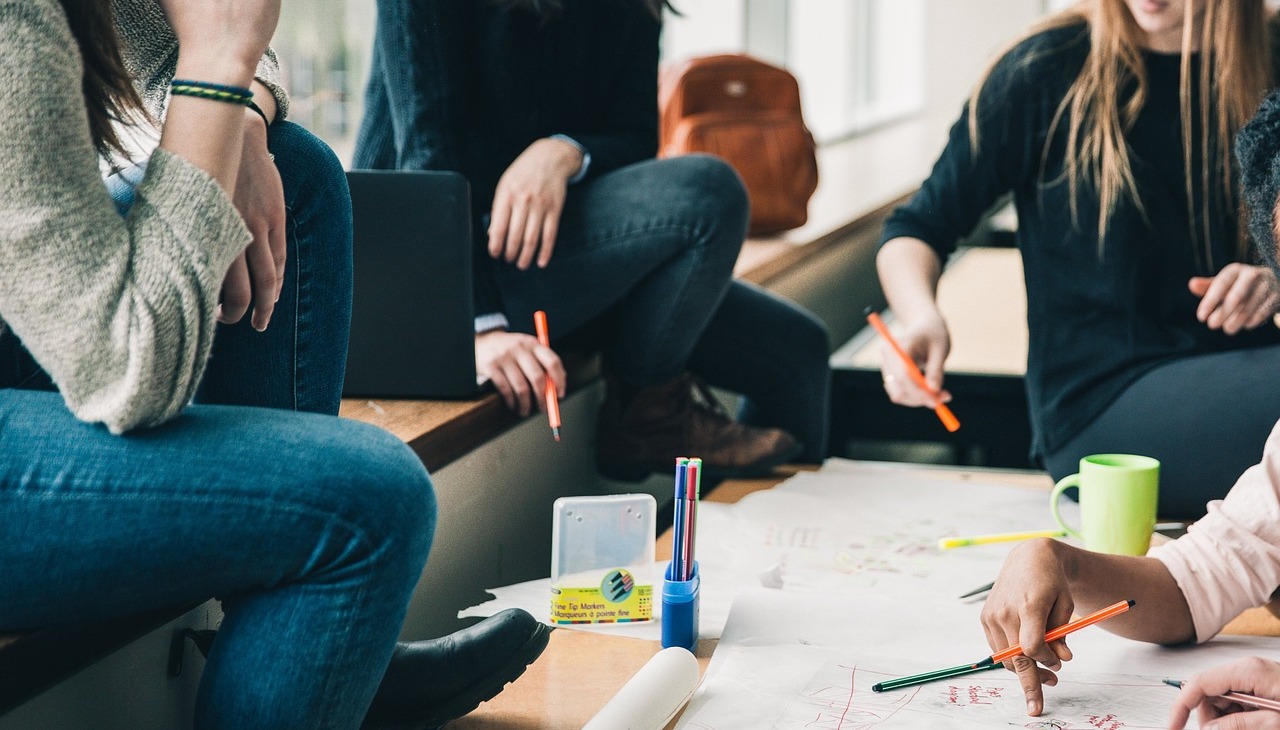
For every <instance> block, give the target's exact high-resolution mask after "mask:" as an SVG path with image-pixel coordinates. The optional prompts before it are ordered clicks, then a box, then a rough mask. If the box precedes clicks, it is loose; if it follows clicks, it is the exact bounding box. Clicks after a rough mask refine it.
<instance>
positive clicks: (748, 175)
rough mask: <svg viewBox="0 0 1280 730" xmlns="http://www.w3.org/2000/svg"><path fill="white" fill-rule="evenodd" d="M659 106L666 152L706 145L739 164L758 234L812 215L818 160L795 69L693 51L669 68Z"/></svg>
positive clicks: (662, 151)
mask: <svg viewBox="0 0 1280 730" xmlns="http://www.w3.org/2000/svg"><path fill="white" fill-rule="evenodd" d="M658 109H659V114H660V124H661V128H660V129H661V147H660V151H659V156H661V157H672V156H675V155H682V154H688V153H691V152H706V153H708V154H712V155H716V156H718V157H721V158H723V159H724V160H725V161H726V162H728V163H729V164H730V165H732V166H733V167H734V169H736V170H737V171H738V174H739V175H741V176H742V179H743V181H744V182H745V183H746V185H747V193H748V194H749V195H750V197H751V230H750V232H751V233H752V234H760V233H771V232H776V231H782V230H786V229H788V228H796V227H798V226H802V225H804V222H805V221H806V220H808V217H809V198H810V197H812V196H813V191H814V190H815V189H816V188H817V187H818V160H817V157H816V155H815V146H814V142H813V135H812V134H810V133H809V130H808V129H807V128H806V127H805V125H804V119H803V117H802V116H801V114H800V85H799V84H798V83H797V82H796V78H795V77H794V76H792V75H791V74H790V73H789V72H787V71H786V70H784V69H781V68H778V67H777V66H772V65H770V64H767V63H765V62H763V61H760V60H757V59H754V58H751V57H750V56H745V55H721V56H703V57H700V58H693V59H690V60H688V61H685V62H683V63H681V64H678V65H675V66H671V67H669V68H667V69H665V70H664V71H663V73H662V75H661V77H660V79H659V83H658Z"/></svg>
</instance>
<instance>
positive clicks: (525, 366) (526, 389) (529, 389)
mask: <svg viewBox="0 0 1280 730" xmlns="http://www.w3.org/2000/svg"><path fill="white" fill-rule="evenodd" d="M476 372H478V373H480V374H481V375H485V376H488V378H489V379H490V380H492V381H493V387H495V388H497V389H498V393H500V394H501V395H502V399H503V400H504V401H506V403H507V408H510V409H511V410H513V411H516V412H517V413H519V414H520V415H521V416H527V415H529V413H530V412H532V410H533V407H534V406H535V405H536V406H537V408H538V410H545V409H546V403H545V402H543V400H542V394H543V392H544V391H545V388H546V387H547V376H548V375H550V376H551V380H552V382H554V383H555V385H556V395H558V396H560V397H561V398H563V397H564V394H565V373H564V364H563V363H561V362H560V356H559V355H557V354H556V353H555V351H554V350H552V349H551V348H549V347H543V346H542V345H540V344H538V338H536V337H534V336H532V335H526V334H521V333H519V332H505V331H503V330H491V331H489V332H485V333H482V334H478V335H476Z"/></svg>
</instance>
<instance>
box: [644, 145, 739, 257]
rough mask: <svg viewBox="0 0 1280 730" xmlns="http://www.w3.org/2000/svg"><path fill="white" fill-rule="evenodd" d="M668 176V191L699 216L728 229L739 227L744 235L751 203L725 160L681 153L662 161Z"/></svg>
mask: <svg viewBox="0 0 1280 730" xmlns="http://www.w3.org/2000/svg"><path fill="white" fill-rule="evenodd" d="M663 164H665V165H666V166H667V170H666V174H667V175H668V176H669V186H668V188H667V189H668V194H669V195H670V196H671V197H672V198H673V199H674V200H680V201H686V202H687V204H688V205H690V206H691V208H692V209H693V210H695V211H698V212H699V213H700V214H701V215H707V216H711V217H712V218H714V220H715V221H716V222H718V223H721V224H723V225H725V226H727V227H728V228H730V229H731V230H732V229H741V231H742V235H743V236H744V237H745V235H746V230H747V220H748V217H749V215H750V211H751V204H750V201H749V200H748V198H747V188H746V186H745V185H744V184H743V182H742V178H741V177H739V176H738V173H737V171H736V170H734V169H733V167H732V166H730V165H729V163H727V162H725V161H724V160H722V159H720V158H719V157H713V156H711V155H703V154H696V155H681V156H679V157H672V158H669V159H667V160H664V161H663Z"/></svg>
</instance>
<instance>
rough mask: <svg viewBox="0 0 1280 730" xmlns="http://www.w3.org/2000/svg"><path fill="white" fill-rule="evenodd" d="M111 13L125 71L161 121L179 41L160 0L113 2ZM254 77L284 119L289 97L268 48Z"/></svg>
mask: <svg viewBox="0 0 1280 730" xmlns="http://www.w3.org/2000/svg"><path fill="white" fill-rule="evenodd" d="M112 11H113V12H114V13H115V18H116V29H117V31H118V32H119V33H120V40H121V41H122V44H123V48H122V49H121V50H122V51H123V53H124V65H125V68H127V69H128V70H129V75H130V76H132V77H133V78H135V79H137V86H138V91H139V92H141V94H142V100H143V101H144V102H145V103H146V105H147V109H148V110H150V112H151V114H152V115H153V116H154V117H155V118H156V119H161V118H163V117H164V104H165V100H166V99H167V98H168V94H169V82H170V81H172V80H173V71H174V68H176V67H177V65H178V39H177V37H175V36H174V35H173V29H172V28H170V27H169V23H168V21H166V20H165V17H164V11H163V10H162V9H161V8H160V3H159V0H112ZM256 76H257V79H258V80H259V81H261V82H262V84H263V85H264V86H266V87H267V88H268V89H271V94H272V95H273V96H274V97H275V99H276V106H277V107H278V109H277V112H276V118H277V119H284V118H285V116H286V115H287V114H288V113H289V96H288V94H286V93H285V90H284V86H283V85H281V83H280V62H279V61H277V60H276V54H275V52H274V51H272V50H271V49H267V55H265V56H263V57H262V61H260V62H259V63H258V72H257V74H256Z"/></svg>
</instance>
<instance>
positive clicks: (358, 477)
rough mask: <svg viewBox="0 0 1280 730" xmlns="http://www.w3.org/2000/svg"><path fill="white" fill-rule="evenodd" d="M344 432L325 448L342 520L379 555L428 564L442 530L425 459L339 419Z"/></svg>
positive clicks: (385, 436) (394, 440)
mask: <svg viewBox="0 0 1280 730" xmlns="http://www.w3.org/2000/svg"><path fill="white" fill-rule="evenodd" d="M334 421H335V422H336V424H339V425H340V428H339V432H338V433H335V434H333V435H332V436H331V438H330V439H328V440H329V441H330V443H328V444H326V445H324V447H323V448H325V449H326V451H327V452H328V454H329V456H328V457H327V460H328V461H330V463H331V464H332V467H331V471H330V476H331V479H330V483H329V485H328V487H329V488H330V489H332V490H333V492H334V496H333V498H334V500H335V503H334V505H333V509H334V510H335V512H336V513H337V514H336V516H337V517H338V518H339V519H341V520H343V521H344V522H347V523H348V524H351V525H352V526H354V527H355V528H356V529H358V530H359V531H360V533H362V534H363V535H364V536H365V538H366V539H367V540H368V541H369V543H370V545H369V547H370V548H371V549H373V550H375V551H377V550H381V549H383V548H384V547H385V548H389V549H390V550H391V551H394V553H396V555H397V557H399V558H402V559H405V560H408V561H410V563H411V564H412V563H414V562H416V563H417V564H418V565H417V567H418V568H421V564H422V563H425V562H426V557H427V553H428V551H429V550H430V547H431V540H432V538H433V536H434V534H435V526H436V496H435V489H434V488H433V486H432V484H431V478H430V477H429V476H428V475H427V470H426V468H425V467H424V466H423V465H422V461H421V460H419V459H418V456H417V455H416V454H414V453H413V450H412V449H410V448H409V447H408V446H407V445H406V444H405V443H404V442H403V441H401V440H400V439H399V438H397V437H395V436H393V435H391V434H390V433H387V432H386V431H383V430H382V429H380V428H376V427H374V426H370V425H368V424H364V423H359V422H355V421H348V420H339V419H334Z"/></svg>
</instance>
